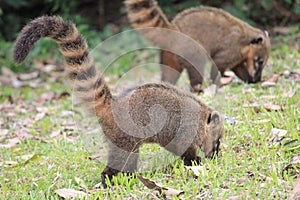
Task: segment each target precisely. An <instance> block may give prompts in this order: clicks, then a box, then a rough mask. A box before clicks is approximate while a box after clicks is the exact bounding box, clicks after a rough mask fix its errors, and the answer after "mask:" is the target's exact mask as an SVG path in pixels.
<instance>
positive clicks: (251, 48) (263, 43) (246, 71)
mask: <svg viewBox="0 0 300 200" xmlns="http://www.w3.org/2000/svg"><path fill="white" fill-rule="evenodd" d="M242 54H243V55H244V56H245V57H246V58H245V60H243V62H241V63H239V64H238V65H237V66H236V67H234V68H233V69H232V71H233V72H234V73H235V74H236V75H237V76H238V77H239V78H240V79H242V80H243V81H245V82H247V83H257V82H259V81H261V75H262V70H263V68H264V66H265V65H266V63H267V61H268V58H269V54H270V38H269V35H268V32H267V31H264V32H262V34H261V35H260V36H258V37H255V38H253V39H251V40H250V41H248V45H247V46H245V47H244V48H243V49H242Z"/></svg>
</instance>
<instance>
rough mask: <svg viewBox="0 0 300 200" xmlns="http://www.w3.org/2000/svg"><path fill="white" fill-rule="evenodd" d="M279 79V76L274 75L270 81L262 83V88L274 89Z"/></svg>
mask: <svg viewBox="0 0 300 200" xmlns="http://www.w3.org/2000/svg"><path fill="white" fill-rule="evenodd" d="M278 78H279V74H273V76H272V77H271V78H269V79H268V80H266V81H264V82H262V84H261V86H262V87H272V86H275V85H276V82H277V80H278Z"/></svg>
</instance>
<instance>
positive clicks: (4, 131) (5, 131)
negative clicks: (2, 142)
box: [0, 129, 9, 137]
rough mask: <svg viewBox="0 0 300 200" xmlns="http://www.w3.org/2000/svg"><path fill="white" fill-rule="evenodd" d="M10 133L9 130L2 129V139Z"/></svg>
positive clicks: (0, 131) (0, 133)
mask: <svg viewBox="0 0 300 200" xmlns="http://www.w3.org/2000/svg"><path fill="white" fill-rule="evenodd" d="M8 132H9V131H8V129H0V137H3V136H6V135H7V134H8Z"/></svg>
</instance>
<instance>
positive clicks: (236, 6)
mask: <svg viewBox="0 0 300 200" xmlns="http://www.w3.org/2000/svg"><path fill="white" fill-rule="evenodd" d="M158 3H159V5H160V7H161V8H162V9H163V11H164V12H165V13H166V14H167V15H168V17H169V18H170V19H172V17H173V16H174V15H175V14H176V13H178V12H180V11H182V10H184V9H186V8H189V7H192V6H198V5H209V6H215V7H220V8H223V9H225V10H227V11H228V12H230V13H232V14H233V15H235V16H236V17H238V18H241V19H242V20H244V21H247V22H248V23H250V24H251V25H255V26H257V27H264V28H265V29H267V28H268V27H272V26H286V25H291V24H295V23H297V22H298V23H299V21H300V0H262V1H258V0H255V1H247V0H234V1H227V0H225V1H223V0H201V1H195V0H171V1H170V0H158ZM45 14H48V15H60V16H62V17H64V18H67V19H71V20H72V21H74V22H75V23H76V24H79V25H80V24H86V25H87V26H88V28H90V29H94V30H96V31H103V30H104V29H105V26H106V25H108V24H109V25H110V27H111V28H113V29H115V30H114V31H118V28H119V27H122V26H123V25H125V26H126V25H128V22H127V19H126V12H125V8H124V5H123V1H120V0H68V1H66V0H13V1H12V0H0V17H1V18H0V30H1V32H0V39H4V40H14V39H15V37H16V35H17V33H18V32H19V30H20V29H21V27H23V26H24V24H26V23H28V21H29V20H30V19H33V18H35V17H37V16H40V15H45Z"/></svg>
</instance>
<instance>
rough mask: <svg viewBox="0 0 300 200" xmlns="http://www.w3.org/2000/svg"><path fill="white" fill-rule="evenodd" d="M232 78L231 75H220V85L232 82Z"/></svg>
mask: <svg viewBox="0 0 300 200" xmlns="http://www.w3.org/2000/svg"><path fill="white" fill-rule="evenodd" d="M233 78H234V77H233V76H228V77H221V79H220V82H221V85H228V84H230V83H231V82H232V80H233Z"/></svg>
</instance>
